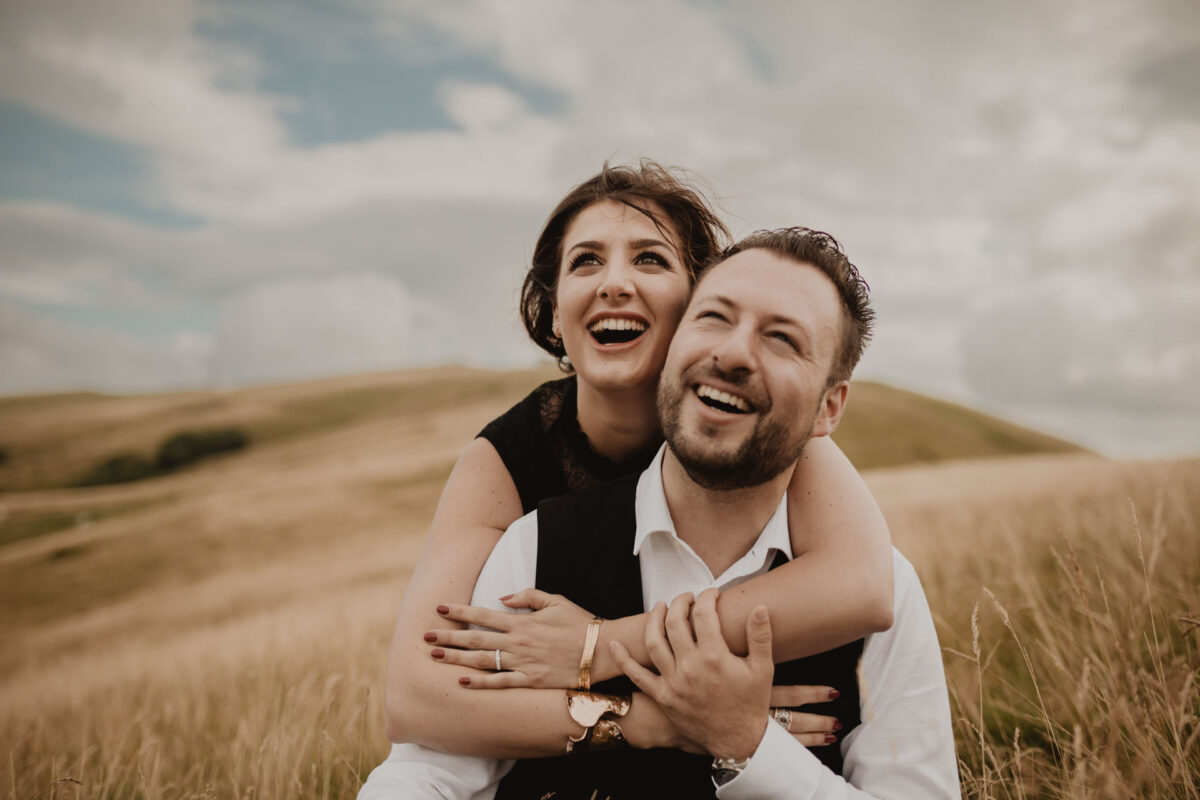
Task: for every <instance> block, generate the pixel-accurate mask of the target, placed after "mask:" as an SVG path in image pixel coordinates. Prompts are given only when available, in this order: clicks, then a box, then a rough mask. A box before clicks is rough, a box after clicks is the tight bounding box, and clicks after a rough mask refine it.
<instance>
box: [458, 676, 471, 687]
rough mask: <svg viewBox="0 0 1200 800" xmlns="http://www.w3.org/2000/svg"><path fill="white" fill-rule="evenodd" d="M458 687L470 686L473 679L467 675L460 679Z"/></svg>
mask: <svg viewBox="0 0 1200 800" xmlns="http://www.w3.org/2000/svg"><path fill="white" fill-rule="evenodd" d="M458 685H459V686H470V685H471V679H470V678H468V677H467V676H466V675H463V676H462V677H461V678H459V679H458Z"/></svg>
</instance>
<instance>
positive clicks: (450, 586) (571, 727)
mask: <svg viewBox="0 0 1200 800" xmlns="http://www.w3.org/2000/svg"><path fill="white" fill-rule="evenodd" d="M520 516H521V502H520V498H519V496H518V494H517V489H516V486H515V485H514V484H513V481H512V478H511V476H510V475H509V473H508V471H507V470H506V469H505V467H504V463H503V461H501V459H500V456H499V454H498V453H497V452H496V450H495V448H494V447H493V446H492V444H491V443H490V442H488V441H487V440H485V439H476V440H474V441H473V442H472V443H471V444H470V445H468V447H467V448H466V449H465V450H464V451H463V454H462V455H461V456H460V457H459V459H458V463H457V464H455V466H454V470H453V471H452V472H451V474H450V478H449V480H448V481H447V482H446V487H445V488H444V489H443V490H442V496H441V499H440V500H439V502H438V508H437V511H436V513H435V514H434V519H433V523H432V525H431V526H430V532H429V540H428V542H427V544H426V546H425V552H424V553H423V554H422V556H421V560H420V563H419V564H418V565H417V569H416V571H415V572H414V573H413V577H412V579H411V580H410V581H409V585H408V589H407V590H406V591H405V594H404V601H403V603H402V606H401V609H400V615H399V618H398V619H397V621H396V627H395V631H394V633H393V637H392V644H391V649H390V651H389V654H388V674H387V734H388V737H389V738H390V739H392V741H407V742H416V743H419V744H423V745H426V746H428V747H433V748H436V749H439V750H443V751H445V752H458V753H464V754H470V755H477V756H485V757H492V758H532V757H537V756H549V755H556V754H559V753H562V752H563V751H564V749H565V746H566V742H567V736H568V735H570V736H578V735H579V734H580V733H582V731H583V729H582V728H581V727H580V726H579V725H577V724H576V723H575V722H574V721H572V720H571V718H570V716H569V715H568V713H567V703H566V695H565V694H564V692H563V691H562V690H559V689H529V690H517V691H512V692H493V693H489V694H488V695H486V696H483V695H479V694H477V693H473V692H471V691H469V690H468V689H465V688H463V686H461V685H460V684H459V679H460V678H462V677H466V676H474V677H476V678H478V677H479V676H480V673H479V672H477V671H475V670H473V669H465V668H462V667H456V666H451V665H447V664H439V663H437V662H436V661H434V660H432V659H431V658H430V650H431V646H430V645H428V644H426V642H425V641H424V634H425V632H426V631H429V630H430V629H432V628H435V627H441V628H445V627H446V626H447V624H452V623H448V621H447V620H446V619H445V618H444V617H440V616H438V614H437V611H436V608H437V606H438V605H439V604H441V603H444V602H453V601H460V602H464V603H465V602H468V601H469V600H470V598H471V593H472V591H473V589H474V586H475V581H476V579H477V578H478V577H479V572H480V570H481V569H482V567H483V564H484V562H485V561H486V560H487V557H488V555H489V554H490V553H491V552H492V549H493V548H494V547H495V544H496V542H497V541H498V540H499V538H500V536H501V535H502V534H503V532H504V529H505V528H507V527H508V525H509V524H511V523H512V522H514V521H515V520H516V519H517V518H518V517H520ZM460 627H461V626H460ZM623 728H624V730H625V734H626V737H627V738H628V739H629V741H630V743H631V744H633V745H634V746H635V747H670V746H681V745H683V744H684V742H683V740H682V739H679V738H678V736H677V734H676V732H675V729H674V727H673V726H672V725H671V724H670V722H669V721H668V720H667V719H666V716H665V715H664V714H663V713H662V712H661V711H660V710H659V709H658V707H657V706H656V705H655V704H654V703H653V702H651V701H649V700H647V699H646V698H644V697H641V696H637V697H635V700H634V703H633V707H632V708H631V709H630V712H629V715H628V717H627V718H626V720H625V724H624V725H623Z"/></svg>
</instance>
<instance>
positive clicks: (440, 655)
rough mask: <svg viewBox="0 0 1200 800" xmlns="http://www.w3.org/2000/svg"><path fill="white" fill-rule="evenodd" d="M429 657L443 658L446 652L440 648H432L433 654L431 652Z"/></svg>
mask: <svg viewBox="0 0 1200 800" xmlns="http://www.w3.org/2000/svg"><path fill="white" fill-rule="evenodd" d="M429 655H431V656H433V657H434V658H445V657H446V651H445V650H443V649H442V648H440V647H435V648H433V652H431V653H430V654H429Z"/></svg>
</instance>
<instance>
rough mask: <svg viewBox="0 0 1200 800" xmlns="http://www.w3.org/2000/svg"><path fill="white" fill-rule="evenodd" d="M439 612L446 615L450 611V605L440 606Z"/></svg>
mask: <svg viewBox="0 0 1200 800" xmlns="http://www.w3.org/2000/svg"><path fill="white" fill-rule="evenodd" d="M437 612H438V613H439V614H441V615H442V616H443V617H444V616H446V615H447V614H449V613H450V606H438V607H437Z"/></svg>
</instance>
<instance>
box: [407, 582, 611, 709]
mask: <svg viewBox="0 0 1200 800" xmlns="http://www.w3.org/2000/svg"><path fill="white" fill-rule="evenodd" d="M501 602H503V603H504V605H506V606H508V607H509V608H511V609H514V610H517V609H532V613H529V614H508V613H505V612H503V611H492V610H490V609H486V608H476V607H474V606H464V605H454V604H447V605H442V606H438V609H437V610H438V613H439V614H441V615H442V616H443V617H445V618H446V619H450V620H454V621H455V622H465V623H470V624H472V625H478V626H480V627H481V628H488V629H490V630H465V631H463V630H433V631H429V632H428V633H426V634H425V641H426V642H428V643H429V644H432V645H436V646H435V647H434V648H433V651H432V653H431V655H432V656H433V658H434V659H436V660H438V661H441V662H443V663H446V664H459V665H461V666H466V667H474V668H475V669H480V670H495V669H496V651H497V650H499V651H500V666H501V668H502V670H503V671H501V672H493V673H492V674H490V675H479V676H471V677H470V679H469V682H468V683H464V684H463V685H464V686H470V687H471V688H473V689H507V688H512V687H527V688H533V689H574V688H575V687H576V686H577V685H578V683H579V661H580V658H581V657H582V655H583V640H584V638H585V636H586V634H587V626H588V623H589V622H591V620H592V615H591V614H590V613H588V612H587V611H585V610H584V609H582V608H580V607H579V606H577V605H575V604H574V603H572V602H571V601H570V600H568V599H567V598H565V597H563V596H562V595H558V594H547V593H546V592H542V591H539V590H537V589H526V590H525V591H523V592H517V593H516V594H514V595H509V596H508V597H504V598H501Z"/></svg>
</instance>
